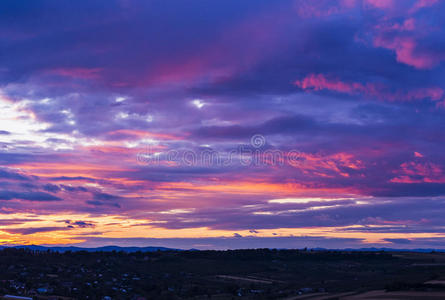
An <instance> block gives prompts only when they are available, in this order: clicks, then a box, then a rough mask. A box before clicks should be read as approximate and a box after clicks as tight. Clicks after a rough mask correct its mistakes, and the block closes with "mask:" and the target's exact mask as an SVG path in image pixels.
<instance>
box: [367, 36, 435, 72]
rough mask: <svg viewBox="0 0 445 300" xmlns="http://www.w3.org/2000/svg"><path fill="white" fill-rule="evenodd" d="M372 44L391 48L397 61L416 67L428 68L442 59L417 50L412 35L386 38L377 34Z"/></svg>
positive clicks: (416, 44)
mask: <svg viewBox="0 0 445 300" xmlns="http://www.w3.org/2000/svg"><path fill="white" fill-rule="evenodd" d="M374 46H375V47H381V48H385V49H389V50H393V51H394V52H395V53H396V60H397V61H398V62H400V63H404V64H407V65H410V66H413V67H415V68H417V69H430V68H432V67H434V66H436V65H437V64H438V63H439V62H440V61H441V60H442V58H440V57H437V56H433V55H431V54H429V53H425V52H419V51H417V49H418V43H417V41H416V40H415V38H413V37H394V38H386V37H383V36H377V37H376V38H375V39H374Z"/></svg>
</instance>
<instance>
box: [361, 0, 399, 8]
mask: <svg viewBox="0 0 445 300" xmlns="http://www.w3.org/2000/svg"><path fill="white" fill-rule="evenodd" d="M364 4H365V5H368V6H372V7H375V8H379V9H385V8H392V7H394V4H395V3H394V0H365V1H364Z"/></svg>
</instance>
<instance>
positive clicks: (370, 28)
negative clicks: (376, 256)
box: [0, 0, 445, 249]
mask: <svg viewBox="0 0 445 300" xmlns="http://www.w3.org/2000/svg"><path fill="white" fill-rule="evenodd" d="M444 67H445V1H435V0H416V1H412V0H399V1H397V0H338V1H334V0H316V1H313V0H280V1H270V0H242V1H240V0H221V1H218V0H216V1H214V0H212V1H210V0H193V1H181V0H170V1H167V0H146V1H142V0H141V1H128V0H116V1H114V0H92V1H67V0H61V1H55V0H52V1H42V0H38V1H17V0H6V1H1V2H0V214H1V215H0V244H4V245H17V244H42V245H81V246H88V247H94V246H101V245H121V246H129V245H131V246H167V247H175V248H183V249H188V248H198V249H225V248H247V247H250V248H254V247H277V248H291V247H292V248H295V247H297V248H301V247H325V248H350V247H354V248H362V247H373V246H375V247H390V248H445V91H444V90H445V80H444V78H445V68H444Z"/></svg>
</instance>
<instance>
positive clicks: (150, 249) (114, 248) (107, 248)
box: [0, 245, 181, 252]
mask: <svg viewBox="0 0 445 300" xmlns="http://www.w3.org/2000/svg"><path fill="white" fill-rule="evenodd" d="M5 248H15V249H29V250H35V251H47V250H51V251H55V252H67V251H72V252H78V251H87V252H100V251H102V252H111V251H117V252H119V251H124V252H137V251H141V252H155V251H180V250H181V249H174V248H166V247H120V246H103V247H96V248H85V247H75V246H69V247H47V246H39V245H21V246H11V247H8V246H0V250H1V249H5Z"/></svg>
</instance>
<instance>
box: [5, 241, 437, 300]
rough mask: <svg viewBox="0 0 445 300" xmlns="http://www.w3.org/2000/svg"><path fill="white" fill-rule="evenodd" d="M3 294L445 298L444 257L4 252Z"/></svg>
mask: <svg viewBox="0 0 445 300" xmlns="http://www.w3.org/2000/svg"><path fill="white" fill-rule="evenodd" d="M0 270H1V272H0V294H1V295H6V294H12V295H21V296H28V297H32V298H33V299H67V297H69V298H71V299H72V298H74V299H311V300H315V299H317V300H321V299H349V300H353V299H445V254H444V253H409V252H346V251H305V250H268V249H259V250H236V251H156V252H134V253H125V252H83V251H81V252H65V253H57V252H35V251H31V250H24V249H5V250H2V251H0Z"/></svg>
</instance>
